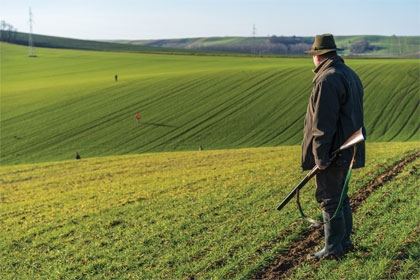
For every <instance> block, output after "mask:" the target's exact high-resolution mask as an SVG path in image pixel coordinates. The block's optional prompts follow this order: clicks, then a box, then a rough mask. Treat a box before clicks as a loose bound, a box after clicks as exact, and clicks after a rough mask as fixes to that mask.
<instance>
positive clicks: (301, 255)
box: [255, 152, 420, 279]
mask: <svg viewBox="0 0 420 280" xmlns="http://www.w3.org/2000/svg"><path fill="white" fill-rule="evenodd" d="M418 157H420V152H415V153H413V154H410V155H408V156H406V157H405V158H403V159H401V160H400V161H398V162H397V163H396V164H395V165H393V166H391V167H390V168H388V169H387V170H386V171H385V172H383V173H382V174H380V175H379V176H378V177H377V178H375V179H372V180H371V181H369V182H368V183H367V184H366V185H365V186H364V187H361V188H360V189H359V190H358V191H357V192H356V193H355V194H353V195H352V196H351V198H350V205H351V208H352V211H353V213H355V212H356V211H357V210H358V209H359V208H360V206H361V205H363V203H364V202H365V201H366V200H367V198H368V197H369V195H370V194H371V193H373V192H374V191H375V190H376V189H378V188H380V187H381V186H382V185H384V184H385V183H386V182H389V181H391V180H392V179H393V178H394V177H395V176H397V175H398V174H399V173H400V172H401V171H402V170H403V169H404V167H405V166H406V165H407V164H409V163H410V162H412V161H414V160H415V159H417V158H418ZM290 231H292V230H290ZM286 234H287V232H286ZM321 243H323V228H322V227H321V228H318V229H314V228H309V229H308V230H307V231H305V232H304V233H303V234H302V235H301V238H300V239H298V240H295V241H294V243H293V244H292V245H291V246H290V248H289V250H288V251H287V252H285V253H284V254H282V255H279V256H278V257H277V259H276V260H275V261H274V262H273V263H272V264H271V265H270V266H269V267H267V268H265V269H264V271H262V272H261V273H260V274H257V275H256V277H255V279H287V278H289V277H290V274H291V273H292V272H293V270H292V269H293V268H298V267H301V266H302V264H303V263H305V262H308V260H307V255H308V254H309V253H312V252H314V251H315V250H316V247H317V246H318V245H319V244H321ZM356 248H357V246H356ZM311 262H312V261H311ZM314 264H315V265H316V262H315V263H314Z"/></svg>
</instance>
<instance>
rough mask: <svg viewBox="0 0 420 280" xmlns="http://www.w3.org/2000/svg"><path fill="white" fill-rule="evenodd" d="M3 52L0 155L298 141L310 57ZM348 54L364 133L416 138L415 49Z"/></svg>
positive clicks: (65, 155) (4, 48)
mask: <svg viewBox="0 0 420 280" xmlns="http://www.w3.org/2000/svg"><path fill="white" fill-rule="evenodd" d="M1 59H2V61H1V65H2V74H1V75H2V76H1V80H2V85H1V107H0V109H1V144H2V146H1V164H2V165H10V164H20V163H31V162H43V161H55V160H64V159H69V158H72V156H73V154H74V152H75V151H78V152H80V154H81V155H82V157H95V156H107V155H108V156H109V155H123V154H135V153H150V152H162V151H185V150H196V149H198V147H199V146H200V145H201V146H202V147H203V148H204V149H237V148H245V147H262V146H278V145H298V144H299V143H300V141H301V130H302V125H303V116H304V113H305V111H306V104H307V98H308V97H309V93H310V89H311V79H312V77H313V74H312V72H311V71H310V70H311V69H312V68H313V65H312V61H311V59H308V58H273V57H272V58H269V57H267V58H260V57H252V56H250V57H237V56H193V55H168V54H156V53H154V54H150V53H147V54H141V53H124V52H98V51H80V50H59V49H44V48H37V57H36V58H29V57H28V56H27V48H26V47H22V46H16V45H11V44H5V43H2V45H1ZM347 63H348V64H349V65H350V66H351V67H353V68H354V69H355V70H356V71H357V72H358V73H359V74H360V76H361V78H362V81H363V83H364V86H365V91H366V95H365V110H366V127H367V130H368V137H369V138H368V140H369V141H381V142H383V141H417V140H419V138H418V137H419V136H418V131H419V122H418V116H419V98H418V92H419V75H418V73H419V63H418V60H417V59H398V60H395V59H370V60H365V59H348V60H347ZM115 74H118V75H119V81H118V82H115V81H114V75H115ZM137 112H140V113H141V115H142V119H141V122H140V123H139V124H137V123H136V122H135V118H134V116H135V114H136V113H137Z"/></svg>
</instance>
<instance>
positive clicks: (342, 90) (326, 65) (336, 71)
mask: <svg viewBox="0 0 420 280" xmlns="http://www.w3.org/2000/svg"><path fill="white" fill-rule="evenodd" d="M314 72H315V77H314V79H313V81H312V82H313V88H312V93H311V96H310V99H309V103H308V108H307V112H306V117H305V125H304V136H303V142H302V168H303V170H310V169H312V168H313V167H314V166H315V165H318V166H330V165H331V167H337V168H343V169H347V168H348V167H349V164H350V161H351V158H352V155H353V149H347V150H344V151H341V152H340V153H339V154H338V156H337V158H336V159H335V160H334V161H333V162H330V155H331V153H332V152H333V151H335V150H337V149H338V148H339V147H340V146H341V145H342V144H343V143H344V141H345V140H346V139H347V138H348V137H349V136H351V135H352V134H353V133H354V132H356V131H357V130H358V129H359V128H360V127H362V128H363V134H364V136H365V137H366V130H365V128H364V122H363V85H362V82H361V81H360V79H359V77H358V76H357V74H356V73H355V72H354V71H353V70H352V69H350V68H349V67H348V66H347V65H345V64H344V60H343V59H342V58H341V57H340V56H334V57H332V58H329V59H327V60H325V61H323V62H322V63H321V64H320V65H319V66H318V67H317V68H316V69H315V70H314ZM357 147H358V149H357V154H356V160H355V163H354V166H353V168H359V167H363V166H364V165H365V143H364V142H362V143H360V144H358V145H357Z"/></svg>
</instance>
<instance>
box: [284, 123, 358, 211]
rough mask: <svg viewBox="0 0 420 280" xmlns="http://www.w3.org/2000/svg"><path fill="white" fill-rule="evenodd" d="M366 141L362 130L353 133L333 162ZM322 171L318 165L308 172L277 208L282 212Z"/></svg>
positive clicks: (334, 153) (338, 150) (333, 154)
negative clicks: (349, 149)
mask: <svg viewBox="0 0 420 280" xmlns="http://www.w3.org/2000/svg"><path fill="white" fill-rule="evenodd" d="M364 140H365V137H364V136H363V133H362V128H359V129H358V130H357V131H356V132H355V133H353V134H352V135H351V136H350V137H349V138H348V139H347V140H346V141H345V142H344V144H343V145H341V147H340V148H338V149H337V150H336V151H334V152H333V153H332V154H331V156H330V157H331V160H333V159H334V158H335V157H336V156H337V154H338V153H339V152H340V151H342V150H345V149H348V148H350V147H353V146H354V145H356V144H358V143H360V142H363V141H364ZM319 171H320V169H319V168H318V166H317V165H315V166H314V168H312V170H311V171H309V172H308V174H306V176H305V178H303V179H302V181H300V182H299V184H298V185H297V186H296V187H295V188H294V189H293V190H292V191H291V192H290V193H289V195H288V196H286V198H285V199H284V200H283V201H282V202H281V203H280V204H279V206H277V210H281V209H283V207H284V206H285V205H286V204H287V203H289V201H290V200H291V199H292V198H293V197H294V196H295V195H296V193H297V192H298V191H299V190H300V189H301V188H303V186H305V185H306V183H308V181H309V180H310V179H311V178H312V177H314V176H315V175H316V174H318V172H319Z"/></svg>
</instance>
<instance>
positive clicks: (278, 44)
mask: <svg viewBox="0 0 420 280" xmlns="http://www.w3.org/2000/svg"><path fill="white" fill-rule="evenodd" d="M311 46H312V42H308V41H306V40H305V39H304V38H302V37H296V36H293V37H286V36H281V37H277V36H275V35H274V36H271V37H270V38H269V39H267V40H266V41H265V42H262V43H261V42H259V43H254V42H252V40H251V39H250V40H248V41H247V42H246V43H243V44H235V45H225V44H222V45H212V46H199V47H195V48H196V49H200V50H209V51H219V52H230V53H248V54H256V55H267V54H276V55H302V54H303V52H304V51H305V50H308V49H310V48H311Z"/></svg>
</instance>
